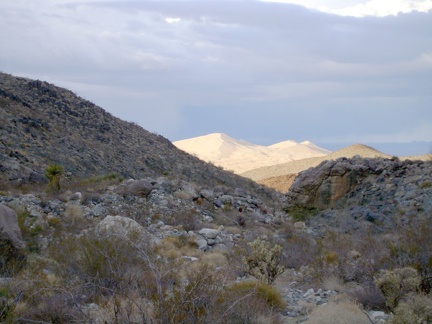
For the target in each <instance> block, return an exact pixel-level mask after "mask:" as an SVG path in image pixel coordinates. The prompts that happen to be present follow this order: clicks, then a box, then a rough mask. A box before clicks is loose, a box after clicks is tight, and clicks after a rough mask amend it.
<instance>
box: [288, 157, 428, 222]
mask: <svg viewBox="0 0 432 324" xmlns="http://www.w3.org/2000/svg"><path fill="white" fill-rule="evenodd" d="M286 196H287V208H286V210H287V211H288V212H291V213H294V211H295V210H299V209H305V210H313V211H315V213H317V215H320V216H322V217H324V218H327V219H337V218H341V217H342V216H341V215H342V214H344V215H349V217H351V219H352V221H361V220H363V221H367V222H370V223H374V224H380V226H385V225H386V224H388V225H389V224H390V223H391V222H388V220H389V217H392V216H394V215H404V217H410V216H417V215H423V214H424V215H427V213H430V212H431V211H432V161H410V160H405V161H401V160H399V159H396V158H395V159H374V158H360V157H355V158H352V159H347V158H340V159H337V160H335V161H334V160H330V161H323V162H322V163H321V164H320V165H318V166H317V167H315V168H310V169H308V170H306V171H303V172H302V173H300V174H299V176H298V177H297V178H296V179H295V181H294V183H293V185H292V186H291V188H290V190H289V191H288V193H287V195H286Z"/></svg>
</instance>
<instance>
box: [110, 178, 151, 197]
mask: <svg viewBox="0 0 432 324" xmlns="http://www.w3.org/2000/svg"><path fill="white" fill-rule="evenodd" d="M153 189H154V187H153V185H152V184H151V182H150V181H147V180H145V179H140V180H133V179H131V180H128V181H126V183H123V184H121V185H120V186H118V187H117V189H116V190H115V191H116V193H118V194H120V195H123V196H138V197H147V196H148V195H150V193H151V192H152V190H153Z"/></svg>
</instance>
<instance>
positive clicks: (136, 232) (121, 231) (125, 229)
mask: <svg viewBox="0 0 432 324" xmlns="http://www.w3.org/2000/svg"><path fill="white" fill-rule="evenodd" d="M95 232H96V233H97V234H98V235H101V236H105V237H111V236H115V237H120V238H121V237H125V238H128V239H133V240H134V242H136V243H137V242H146V241H149V240H151V239H152V236H151V234H150V232H148V231H147V230H146V229H145V228H144V227H142V226H141V225H140V224H138V223H137V222H136V221H134V220H133V219H131V218H128V217H123V216H107V217H105V218H104V219H103V220H102V221H101V222H99V224H97V225H96V227H95Z"/></svg>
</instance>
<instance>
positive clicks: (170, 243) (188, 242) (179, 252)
mask: <svg viewBox="0 0 432 324" xmlns="http://www.w3.org/2000/svg"><path fill="white" fill-rule="evenodd" d="M155 252H156V253H157V254H159V255H160V256H162V257H165V258H168V259H170V260H174V259H178V258H180V257H182V256H194V257H196V256H198V255H199V254H200V251H198V250H197V245H196V243H195V241H194V239H193V237H190V236H187V235H181V236H168V237H166V238H164V239H163V240H162V242H161V243H160V244H159V245H158V246H156V250H155Z"/></svg>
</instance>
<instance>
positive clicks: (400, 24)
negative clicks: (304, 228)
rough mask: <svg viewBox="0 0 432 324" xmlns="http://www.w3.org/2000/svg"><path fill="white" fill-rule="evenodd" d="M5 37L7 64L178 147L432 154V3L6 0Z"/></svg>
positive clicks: (1, 1)
mask: <svg viewBox="0 0 432 324" xmlns="http://www.w3.org/2000/svg"><path fill="white" fill-rule="evenodd" d="M0 39H1V45H0V71H2V72H6V73H10V74H14V75H17V76H24V77H29V78H34V79H40V80H45V81H48V82H50V83H54V84H56V85H58V86H62V87H66V88H68V89H70V90H72V91H73V92H75V93H76V94H78V95H79V96H81V97H83V98H85V99H87V100H90V101H92V102H94V103H96V104H97V105H99V106H101V107H102V108H104V109H105V110H107V111H108V112H110V113H111V114H113V115H114V116H116V117H119V118H121V119H124V120H127V121H131V122H135V123H137V124H139V125H141V126H142V127H144V128H145V129H147V130H149V131H151V132H155V133H158V134H160V135H163V136H164V137H167V138H168V139H170V140H172V141H175V140H181V139H186V138H191V137H197V136H201V135H206V134H210V133H215V132H222V133H226V134H227V135H229V136H231V137H234V138H236V139H242V140H246V141H249V142H252V143H256V144H261V145H270V144H274V143H277V142H280V141H284V140H296V141H299V142H300V141H304V140H309V141H312V142H313V143H315V144H318V145H320V146H322V147H324V148H327V149H330V150H333V149H337V148H339V147H342V146H346V145H349V144H353V143H365V144H369V145H376V146H375V147H377V148H378V149H381V150H382V151H384V152H385V153H389V154H394V155H402V154H404V153H405V151H406V150H407V149H409V148H410V147H411V148H412V151H413V152H410V153H412V154H425V153H432V104H431V103H432V0H417V1H416V0H391V1H390V0H333V1H332V0H291V1H289V0H266V1H255V0H232V1H224V0H196V1H184V0H177V1H165V0H159V1H156V0H155V1H137V0H134V1H132V0H131V1H129V0H111V1H106V0H77V1H73V0H38V1H33V0H14V1H9V0H0ZM411 142H417V146H416V147H417V150H418V152H414V151H415V150H414V149H413V147H414V145H411V144H407V143H411ZM394 143H405V144H404V146H403V147H405V151H404V152H402V146H401V145H399V146H398V145H396V144H394ZM420 144H421V145H420ZM398 150H399V151H398Z"/></svg>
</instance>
